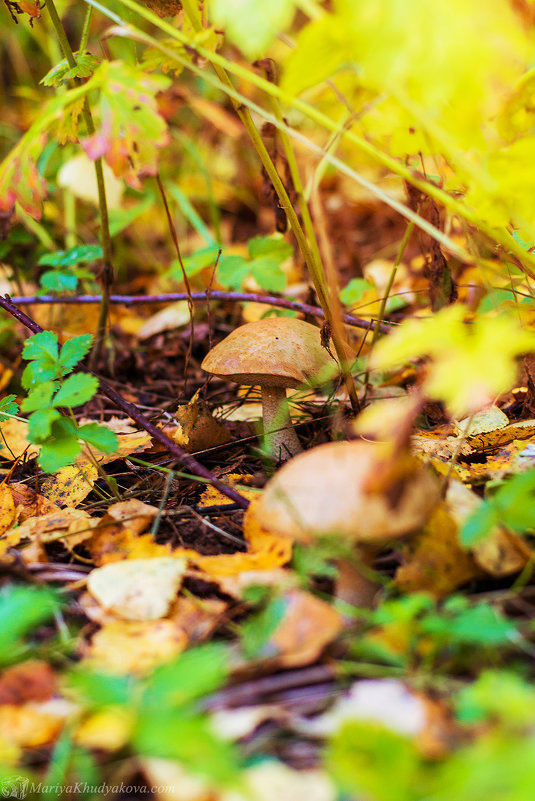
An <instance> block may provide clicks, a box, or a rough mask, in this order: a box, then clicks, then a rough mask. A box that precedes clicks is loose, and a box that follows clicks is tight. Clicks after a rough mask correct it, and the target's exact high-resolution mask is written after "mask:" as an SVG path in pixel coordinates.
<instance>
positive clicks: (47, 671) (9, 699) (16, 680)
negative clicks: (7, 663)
mask: <svg viewBox="0 0 535 801" xmlns="http://www.w3.org/2000/svg"><path fill="white" fill-rule="evenodd" d="M57 689H58V687H57V680H56V675H55V673H54V671H53V670H52V668H51V667H50V665H49V664H48V663H47V662H44V661H43V660H40V659H30V660H28V661H27V662H19V663H18V664H17V665H12V666H11V667H8V668H6V669H5V670H3V671H2V673H1V675H0V706H2V705H4V704H9V705H11V706H21V705H22V704H25V703H27V702H28V701H46V700H48V699H49V698H52V696H53V695H54V694H55V693H56V691H57Z"/></svg>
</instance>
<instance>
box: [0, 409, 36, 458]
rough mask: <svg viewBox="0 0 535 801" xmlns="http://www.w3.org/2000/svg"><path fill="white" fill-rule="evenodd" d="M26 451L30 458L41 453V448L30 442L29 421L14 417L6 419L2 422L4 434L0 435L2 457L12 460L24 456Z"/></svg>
mask: <svg viewBox="0 0 535 801" xmlns="http://www.w3.org/2000/svg"><path fill="white" fill-rule="evenodd" d="M25 451H26V455H27V456H28V458H31V457H32V456H36V455H37V454H38V453H39V448H38V447H37V446H36V445H30V443H29V442H28V423H26V422H25V421H24V420H13V419H12V418H9V419H8V420H5V421H4V422H3V423H2V436H1V437H0V459H5V460H6V461H7V462H11V461H13V460H14V459H18V457H19V456H22V454H23V453H24V452H25Z"/></svg>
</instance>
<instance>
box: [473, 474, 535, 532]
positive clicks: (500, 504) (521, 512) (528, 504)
mask: <svg viewBox="0 0 535 801" xmlns="http://www.w3.org/2000/svg"><path fill="white" fill-rule="evenodd" d="M534 501H535V470H528V471H527V472H526V473H520V474H519V475H517V476H513V477H512V478H510V479H508V480H507V481H506V482H505V483H504V484H502V486H501V487H500V488H499V489H498V490H497V491H496V492H495V493H494V495H491V496H490V497H489V498H486V499H485V500H484V501H483V503H482V504H481V505H480V506H479V507H478V508H477V509H476V510H475V511H474V512H473V513H472V514H471V515H470V517H469V518H468V520H466V522H465V523H464V525H463V527H462V529H461V544H462V545H464V546H465V547H470V546H471V545H474V543H476V542H479V541H480V540H482V539H484V538H485V537H486V536H487V534H489V533H490V532H491V531H492V529H493V528H494V527H495V526H497V525H500V524H501V525H503V526H506V528H508V529H510V530H511V531H515V532H516V533H518V534H522V533H524V532H526V531H530V530H531V529H533V528H535V506H534Z"/></svg>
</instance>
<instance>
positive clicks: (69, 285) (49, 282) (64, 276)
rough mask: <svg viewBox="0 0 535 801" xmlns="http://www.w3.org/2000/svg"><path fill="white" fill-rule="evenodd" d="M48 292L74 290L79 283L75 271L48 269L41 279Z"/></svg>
mask: <svg viewBox="0 0 535 801" xmlns="http://www.w3.org/2000/svg"><path fill="white" fill-rule="evenodd" d="M39 283H40V285H41V287H42V289H44V290H45V291H46V292H72V291H73V290H74V289H76V287H77V285H78V278H77V276H76V275H74V274H73V273H66V272H61V270H48V271H47V272H46V273H43V275H42V276H41V278H40V281H39Z"/></svg>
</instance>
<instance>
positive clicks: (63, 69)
mask: <svg viewBox="0 0 535 801" xmlns="http://www.w3.org/2000/svg"><path fill="white" fill-rule="evenodd" d="M74 57H75V60H76V67H72V68H71V67H70V66H69V64H68V62H67V59H63V61H60V62H59V64H56V66H55V67H53V68H52V69H51V70H50V71H49V72H47V74H46V75H45V77H44V78H41V81H40V83H42V84H43V85H44V86H55V87H58V86H63V84H65V83H68V82H69V81H72V80H73V79H74V78H89V77H90V76H91V75H93V73H94V71H95V70H96V68H97V67H98V65H99V64H100V59H98V58H97V57H96V56H93V55H92V54H91V53H74Z"/></svg>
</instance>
